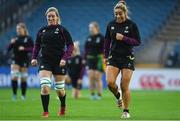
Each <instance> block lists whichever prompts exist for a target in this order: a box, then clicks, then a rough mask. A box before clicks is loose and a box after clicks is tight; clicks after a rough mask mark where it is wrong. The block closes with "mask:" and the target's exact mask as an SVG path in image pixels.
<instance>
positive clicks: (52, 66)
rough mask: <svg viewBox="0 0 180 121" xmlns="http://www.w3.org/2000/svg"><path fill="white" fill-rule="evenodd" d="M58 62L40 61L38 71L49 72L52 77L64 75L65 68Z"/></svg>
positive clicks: (50, 60)
mask: <svg viewBox="0 0 180 121" xmlns="http://www.w3.org/2000/svg"><path fill="white" fill-rule="evenodd" d="M59 62H60V61H59ZM59 62H57V61H53V60H52V59H49V60H47V59H43V58H41V59H40V65H39V69H38V70H39V71H41V70H47V71H51V72H52V74H54V75H66V72H67V69H66V66H62V67H61V66H60V65H59Z"/></svg>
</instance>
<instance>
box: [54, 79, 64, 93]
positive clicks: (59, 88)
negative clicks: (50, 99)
mask: <svg viewBox="0 0 180 121" xmlns="http://www.w3.org/2000/svg"><path fill="white" fill-rule="evenodd" d="M64 88H65V81H60V82H55V84H54V89H55V90H56V91H64Z"/></svg>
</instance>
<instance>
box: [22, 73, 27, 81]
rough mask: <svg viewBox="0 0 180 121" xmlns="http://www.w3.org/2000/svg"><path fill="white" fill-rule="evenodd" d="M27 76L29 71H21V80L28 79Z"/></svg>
mask: <svg viewBox="0 0 180 121" xmlns="http://www.w3.org/2000/svg"><path fill="white" fill-rule="evenodd" d="M27 77H28V73H27V72H21V81H26V79H27Z"/></svg>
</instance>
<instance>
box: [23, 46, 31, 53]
mask: <svg viewBox="0 0 180 121" xmlns="http://www.w3.org/2000/svg"><path fill="white" fill-rule="evenodd" d="M32 50H33V47H26V48H24V51H27V52H32Z"/></svg>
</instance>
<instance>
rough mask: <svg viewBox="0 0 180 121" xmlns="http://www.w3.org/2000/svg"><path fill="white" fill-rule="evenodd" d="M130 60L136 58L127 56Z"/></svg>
mask: <svg viewBox="0 0 180 121" xmlns="http://www.w3.org/2000/svg"><path fill="white" fill-rule="evenodd" d="M127 57H128V58H129V59H130V60H134V59H135V57H132V56H127Z"/></svg>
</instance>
